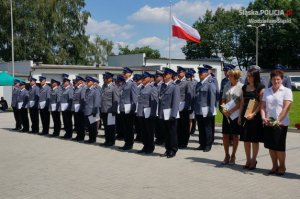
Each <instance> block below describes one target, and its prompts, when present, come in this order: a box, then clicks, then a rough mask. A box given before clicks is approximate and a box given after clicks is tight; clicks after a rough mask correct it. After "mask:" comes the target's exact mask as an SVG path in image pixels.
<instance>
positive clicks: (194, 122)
mask: <svg viewBox="0 0 300 199" xmlns="http://www.w3.org/2000/svg"><path fill="white" fill-rule="evenodd" d="M195 131H196V119H192V128H191V132H190V134H194V133H195Z"/></svg>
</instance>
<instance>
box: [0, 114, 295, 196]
mask: <svg viewBox="0 0 300 199" xmlns="http://www.w3.org/2000/svg"><path fill="white" fill-rule="evenodd" d="M13 126H14V122H13V115H12V113H1V114H0V198H5V199H6V198H55V199H59V198H63V199H66V198H72V199H73V198H88V199H89V198H130V199H132V198H300V134H299V133H289V134H288V139H287V174H286V175H285V176H283V177H278V176H267V175H266V173H267V172H268V170H269V169H270V168H271V161H270V158H269V155H268V152H267V150H265V149H264V148H263V146H262V145H261V150H260V152H259V157H258V169H256V170H254V171H251V172H250V171H244V170H242V165H243V164H244V163H245V156H244V151H243V145H242V143H241V144H240V146H239V150H238V154H237V165H234V166H222V165H221V163H220V161H221V160H223V158H224V157H223V156H224V154H223V148H222V146H221V145H215V146H214V148H213V150H212V151H211V152H209V153H203V152H200V151H194V150H192V149H193V148H195V147H197V146H198V144H197V141H196V140H197V136H196V135H195V136H192V139H191V141H190V145H189V146H190V147H189V149H187V150H180V151H178V153H177V156H176V157H175V158H173V159H167V158H161V157H159V154H160V153H163V152H164V149H163V148H162V147H157V148H156V149H155V154H153V155H139V154H137V153H136V151H137V150H139V149H141V144H135V145H134V149H133V150H131V151H130V152H121V151H119V150H118V149H117V147H114V148H103V147H100V146H99V145H98V144H97V145H87V144H82V143H76V142H73V141H65V140H62V139H57V138H48V137H42V136H38V135H31V134H22V133H17V132H12V131H9V129H10V128H11V127H13ZM99 133H100V135H103V132H102V131H99ZM220 136H221V134H220V133H217V137H216V141H217V142H218V143H221V140H220ZM97 142H98V143H102V142H103V137H102V136H99V138H98V140H97ZM122 144H123V143H122V142H117V146H121V145H122Z"/></svg>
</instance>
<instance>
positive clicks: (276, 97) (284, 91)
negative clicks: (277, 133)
mask: <svg viewBox="0 0 300 199" xmlns="http://www.w3.org/2000/svg"><path fill="white" fill-rule="evenodd" d="M285 100H288V101H293V93H292V91H291V89H289V88H286V87H284V86H283V85H281V86H280V87H279V89H278V90H277V91H276V92H275V93H274V92H273V89H272V87H270V88H267V89H266V90H265V92H264V95H263V98H262V101H264V102H266V117H267V118H269V117H273V118H274V119H276V118H277V117H278V116H279V114H280V113H281V111H282V108H283V101H285ZM289 123H290V121H289V116H288V114H287V115H286V116H285V117H284V118H283V120H282V121H281V122H280V124H281V125H284V126H288V125H289Z"/></svg>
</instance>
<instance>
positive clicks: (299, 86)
mask: <svg viewBox="0 0 300 199" xmlns="http://www.w3.org/2000/svg"><path fill="white" fill-rule="evenodd" d="M290 78H291V83H292V90H293V91H295V90H300V76H290Z"/></svg>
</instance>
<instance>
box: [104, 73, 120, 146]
mask: <svg viewBox="0 0 300 199" xmlns="http://www.w3.org/2000/svg"><path fill="white" fill-rule="evenodd" d="M113 76H114V74H112V73H110V72H105V73H104V74H103V81H104V84H103V86H102V92H101V119H102V121H103V125H104V135H105V142H104V143H103V144H101V145H102V146H113V145H115V139H116V138H115V123H116V118H115V117H116V112H117V103H114V98H115V97H116V96H115V90H116V85H115V83H114V82H113Z"/></svg>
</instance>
